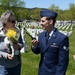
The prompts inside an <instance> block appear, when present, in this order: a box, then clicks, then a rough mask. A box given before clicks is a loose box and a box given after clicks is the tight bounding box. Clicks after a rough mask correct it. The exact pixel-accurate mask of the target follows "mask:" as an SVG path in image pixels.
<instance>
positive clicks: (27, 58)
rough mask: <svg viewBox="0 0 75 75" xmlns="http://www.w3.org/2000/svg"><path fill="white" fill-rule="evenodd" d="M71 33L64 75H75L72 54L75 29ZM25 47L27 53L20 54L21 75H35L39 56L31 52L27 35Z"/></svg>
mask: <svg viewBox="0 0 75 75" xmlns="http://www.w3.org/2000/svg"><path fill="white" fill-rule="evenodd" d="M72 31H73V32H72V34H71V35H70V36H69V45H70V51H69V65H68V69H67V72H66V75H75V60H74V59H73V54H75V28H73V30H72ZM26 45H27V46H28V52H25V53H22V69H21V75H37V73H38V65H39V60H40V55H36V54H34V53H33V52H32V51H31V38H30V37H29V36H28V35H27V34H26Z"/></svg>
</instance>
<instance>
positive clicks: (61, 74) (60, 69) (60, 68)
mask: <svg viewBox="0 0 75 75" xmlns="http://www.w3.org/2000/svg"><path fill="white" fill-rule="evenodd" d="M68 62H69V41H68V37H66V38H65V39H64V40H63V41H62V43H61V44H60V48H59V55H58V65H57V70H56V74H55V75H65V74H66V70H67V67H68Z"/></svg>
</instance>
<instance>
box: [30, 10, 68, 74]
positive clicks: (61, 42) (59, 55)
mask: <svg viewBox="0 0 75 75" xmlns="http://www.w3.org/2000/svg"><path fill="white" fill-rule="evenodd" d="M40 16H41V21H40V24H41V25H42V27H43V29H44V31H43V32H41V33H40V34H39V36H38V40H36V39H33V40H32V47H31V48H32V51H33V52H34V53H35V54H39V53H40V54H41V59H40V63H39V70H38V75H66V70H67V67H68V62H69V39H68V37H67V36H66V35H64V34H62V33H60V32H59V31H58V30H57V29H56V28H55V27H54V25H55V22H56V17H57V13H56V12H54V11H51V10H48V9H44V10H41V12H40ZM47 33H48V35H49V37H48V38H47ZM46 40H47V41H48V42H47V43H46Z"/></svg>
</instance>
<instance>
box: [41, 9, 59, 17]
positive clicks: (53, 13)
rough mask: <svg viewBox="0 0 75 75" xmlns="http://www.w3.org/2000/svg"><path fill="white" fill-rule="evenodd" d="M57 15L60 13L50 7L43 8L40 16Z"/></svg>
mask: <svg viewBox="0 0 75 75" xmlns="http://www.w3.org/2000/svg"><path fill="white" fill-rule="evenodd" d="M57 15H58V14H57V13H56V12H54V11H51V10H48V9H43V10H41V11H40V16H41V17H50V16H51V17H54V18H56V17H57Z"/></svg>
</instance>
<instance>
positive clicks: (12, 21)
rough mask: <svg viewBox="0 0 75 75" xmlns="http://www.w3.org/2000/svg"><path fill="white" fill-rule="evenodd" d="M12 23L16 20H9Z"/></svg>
mask: <svg viewBox="0 0 75 75" xmlns="http://www.w3.org/2000/svg"><path fill="white" fill-rule="evenodd" d="M8 22H10V23H16V20H8Z"/></svg>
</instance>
